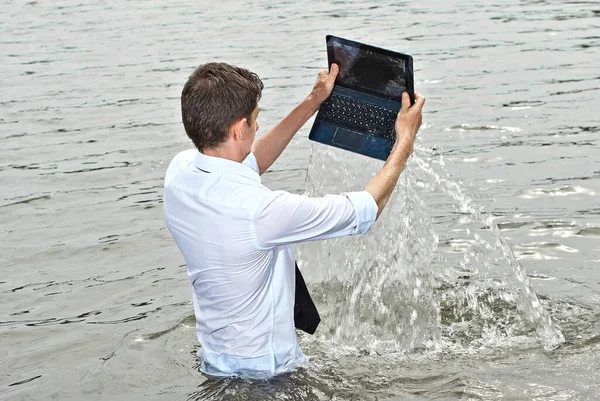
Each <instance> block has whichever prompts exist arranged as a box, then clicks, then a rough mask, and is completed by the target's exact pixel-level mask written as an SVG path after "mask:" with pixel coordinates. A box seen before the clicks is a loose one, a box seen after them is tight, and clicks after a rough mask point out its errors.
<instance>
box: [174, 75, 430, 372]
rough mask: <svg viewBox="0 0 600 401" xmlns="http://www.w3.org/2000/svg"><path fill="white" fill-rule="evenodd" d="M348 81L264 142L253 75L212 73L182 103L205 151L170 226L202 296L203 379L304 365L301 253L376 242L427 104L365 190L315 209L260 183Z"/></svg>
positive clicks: (322, 82) (185, 169) (188, 175)
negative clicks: (315, 245) (354, 241)
mask: <svg viewBox="0 0 600 401" xmlns="http://www.w3.org/2000/svg"><path fill="white" fill-rule="evenodd" d="M338 72H339V69H338V66H337V65H335V64H333V65H332V67H331V71H327V70H323V71H320V72H319V74H318V78H317V81H316V83H315V85H314V87H313V89H312V91H311V92H310V94H309V95H308V97H307V98H306V99H304V101H302V102H301V103H300V104H299V105H298V106H296V107H295V108H294V109H293V110H292V111H291V112H290V113H289V114H288V115H287V116H286V117H285V118H284V119H283V120H281V121H280V122H279V123H278V124H277V125H276V126H275V127H273V129H271V130H270V131H268V132H266V133H264V134H263V135H262V136H261V137H260V138H258V139H256V140H255V134H256V131H257V130H258V122H257V118H258V113H259V111H260V109H259V107H258V101H259V99H260V97H261V93H262V89H263V84H262V82H261V80H260V79H259V78H258V76H257V75H256V74H254V73H252V72H250V71H248V70H246V69H243V68H238V67H234V66H230V65H228V64H224V63H208V64H204V65H201V66H200V67H198V69H196V71H195V72H194V73H193V74H192V75H191V76H190V77H189V79H188V81H187V83H186V84H185V86H184V88H183V92H182V95H181V109H182V118H183V125H184V127H185V130H186V133H187V135H188V136H189V137H190V139H191V140H192V141H193V142H194V144H195V145H196V149H191V150H187V151H183V152H181V153H179V154H178V155H176V156H175V158H174V159H173V161H172V162H171V164H170V165H169V168H168V170H167V173H166V177H165V193H164V211H165V220H166V223H167V227H168V228H169V230H170V232H171V234H172V235H173V238H174V239H175V242H176V243H177V246H178V247H179V249H180V251H181V253H182V254H183V256H184V258H185V261H186V263H187V268H188V276H189V278H190V281H191V283H192V287H193V297H192V300H193V304H194V312H195V315H196V331H197V335H198V339H199V341H200V343H201V345H202V347H201V349H200V351H199V352H198V355H199V357H200V359H201V360H202V366H201V370H202V371H203V372H205V373H207V374H209V375H213V376H230V375H245V376H272V375H275V374H279V373H284V372H288V371H291V370H293V369H294V368H296V367H297V366H299V365H301V364H302V363H303V362H304V356H303V354H302V351H301V350H300V348H299V347H298V345H297V342H296V332H295V328H294V288H295V274H294V273H295V269H294V259H295V258H294V246H293V245H294V244H296V243H299V242H303V241H311V240H319V239H326V238H333V237H340V236H347V235H356V234H365V233H367V231H368V230H369V228H370V227H371V225H372V224H373V222H374V221H375V220H376V219H377V217H378V216H379V214H380V213H381V211H382V210H383V208H384V207H385V205H386V203H387V201H388V199H389V197H390V195H391V193H392V191H393V189H394V186H395V185H396V183H397V181H398V177H399V176H400V172H401V171H402V169H403V167H404V164H405V163H406V160H407V159H408V157H409V156H410V155H411V153H412V150H413V142H414V139H415V135H416V134H417V131H418V129H419V127H420V125H421V110H422V108H423V104H424V102H425V99H424V98H423V97H422V96H419V95H418V94H416V103H415V105H413V106H412V107H409V105H410V100H409V97H408V94H406V93H405V94H403V98H402V109H401V110H400V112H399V114H398V118H397V121H396V133H397V140H396V144H395V146H394V148H393V150H392V152H391V154H390V156H389V158H388V160H387V161H386V162H385V164H384V166H383V168H382V169H381V171H380V172H379V173H378V174H377V175H375V177H374V178H373V179H372V180H371V181H370V182H369V183H368V184H367V186H366V187H365V188H364V190H363V191H359V192H352V193H346V194H342V195H328V196H326V197H324V198H309V197H307V196H303V195H296V194H290V193H287V192H284V191H271V190H269V189H268V188H266V187H264V186H263V185H261V181H260V175H261V174H262V173H264V172H265V171H266V170H267V169H268V168H269V167H270V166H271V165H272V164H273V163H274V162H275V160H276V159H277V158H278V157H279V155H280V154H281V152H282V151H283V150H284V148H285V147H286V146H287V144H288V143H289V142H290V140H291V139H292V137H293V136H294V134H295V133H296V132H297V131H298V130H299V129H300V128H301V127H302V126H303V125H304V124H305V123H306V121H307V120H308V119H309V118H310V117H311V116H312V115H313V114H314V113H315V112H316V111H317V110H318V108H319V106H320V104H321V103H322V102H323V101H324V100H325V99H326V98H327V97H328V96H329V95H330V93H331V91H332V89H333V85H334V82H335V78H336V76H337V74H338Z"/></svg>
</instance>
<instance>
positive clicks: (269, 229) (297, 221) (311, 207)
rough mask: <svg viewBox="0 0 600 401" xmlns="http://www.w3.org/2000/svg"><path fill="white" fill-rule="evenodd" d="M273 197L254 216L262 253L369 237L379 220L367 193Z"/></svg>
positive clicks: (276, 194)
mask: <svg viewBox="0 0 600 401" xmlns="http://www.w3.org/2000/svg"><path fill="white" fill-rule="evenodd" d="M270 195H271V196H270V197H268V199H267V200H265V201H264V202H263V203H262V204H261V205H260V207H259V208H258V209H257V211H256V213H255V216H254V229H255V232H256V238H257V242H258V246H259V248H260V249H270V248H273V247H276V246H279V245H288V244H294V243H298V242H304V241H314V240H321V239H327V238H336V237H343V236H347V235H357V234H366V233H367V232H368V231H369V228H371V226H372V225H373V223H374V222H375V219H376V218H377V203H375V199H373V196H372V195H371V194H370V193H368V192H366V191H361V192H350V193H345V194H342V195H327V196H325V197H323V198H311V197H308V196H305V195H296V194H290V193H288V192H284V191H274V192H271V194H270Z"/></svg>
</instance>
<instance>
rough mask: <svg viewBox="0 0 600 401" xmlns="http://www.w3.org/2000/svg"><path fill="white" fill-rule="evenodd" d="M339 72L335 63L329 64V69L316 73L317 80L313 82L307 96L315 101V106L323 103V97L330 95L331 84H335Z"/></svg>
mask: <svg viewBox="0 0 600 401" xmlns="http://www.w3.org/2000/svg"><path fill="white" fill-rule="evenodd" d="M339 72H340V68H339V67H338V65H337V64H335V63H334V64H331V70H330V71H327V70H321V71H319V74H318V75H317V81H316V82H315V86H314V87H313V90H312V92H311V93H310V96H309V98H311V100H314V101H315V102H317V103H318V104H317V107H318V106H320V105H321V103H323V101H324V100H325V99H327V98H328V97H329V95H331V91H332V90H333V85H334V84H335V78H336V77H337V75H338V73H339Z"/></svg>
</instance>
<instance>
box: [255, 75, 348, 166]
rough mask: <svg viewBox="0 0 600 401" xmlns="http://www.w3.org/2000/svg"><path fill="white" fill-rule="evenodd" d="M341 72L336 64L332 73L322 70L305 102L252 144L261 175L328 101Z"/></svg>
mask: <svg viewBox="0 0 600 401" xmlns="http://www.w3.org/2000/svg"><path fill="white" fill-rule="evenodd" d="M338 72H339V68H338V66H337V65H336V64H332V65H331V71H327V70H321V71H319V75H318V76H317V82H316V83H315V86H314V87H313V90H312V92H311V93H310V95H308V97H307V98H306V99H304V101H302V102H301V103H300V104H299V105H298V106H296V107H294V109H293V110H292V111H291V112H290V113H289V114H288V115H287V116H285V118H284V119H283V120H281V121H280V122H279V123H278V124H277V125H275V126H274V127H273V128H272V129H271V130H270V131H267V132H265V133H264V134H262V135H261V136H260V137H259V138H258V139H256V140H255V141H254V143H253V144H252V153H254V156H255V157H256V161H257V162H258V169H259V174H262V173H264V172H265V171H267V169H268V168H269V167H271V165H272V164H273V163H274V162H275V160H277V158H278V157H279V156H280V155H281V153H282V152H283V150H284V149H285V147H286V146H287V145H288V144H289V143H290V141H291V140H292V138H293V137H294V135H295V134H296V132H298V130H299V129H300V128H302V126H303V125H304V124H306V122H307V121H308V119H309V118H310V117H312V115H313V114H315V113H316V112H317V110H318V109H319V106H320V105H321V103H322V102H323V101H324V100H325V99H327V97H328V96H329V95H330V94H331V91H332V90H333V85H334V83H335V78H336V77H337V74H338Z"/></svg>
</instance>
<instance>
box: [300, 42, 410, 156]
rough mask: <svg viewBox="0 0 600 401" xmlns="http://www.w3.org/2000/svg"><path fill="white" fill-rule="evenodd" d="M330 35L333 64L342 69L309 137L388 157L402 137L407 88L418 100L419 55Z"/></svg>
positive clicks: (345, 147) (320, 109)
mask: <svg viewBox="0 0 600 401" xmlns="http://www.w3.org/2000/svg"><path fill="white" fill-rule="evenodd" d="M326 39H327V58H328V61H329V66H330V67H331V64H332V63H336V64H337V65H338V66H339V67H340V72H339V74H338V76H337V78H336V81H335V86H334V88H333V91H332V93H331V96H329V97H328V98H327V99H326V100H325V101H324V102H323V103H322V104H321V107H320V108H319V111H318V113H317V117H316V118H315V122H314V124H313V126H312V129H311V131H310V134H309V136H308V138H309V139H311V140H313V141H316V142H320V143H324V144H327V145H331V146H335V147H337V148H341V149H346V150H349V151H351V152H355V153H360V154H362V155H365V156H369V157H373V158H376V159H380V160H386V159H387V158H388V156H389V155H390V152H391V150H392V147H393V146H394V143H395V141H396V132H395V129H394V125H395V122H396V116H397V115H398V111H399V110H400V106H401V102H402V92H408V93H409V95H410V99H411V103H414V102H415V99H414V78H413V59H412V57H411V56H409V55H407V54H402V53H397V52H394V51H390V50H386V49H381V48H378V47H375V46H370V45H366V44H364V43H359V42H354V41H352V40H348V39H342V38H339V37H336V36H332V35H327V38H326Z"/></svg>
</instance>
